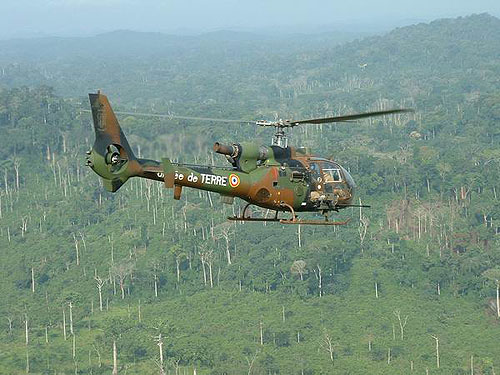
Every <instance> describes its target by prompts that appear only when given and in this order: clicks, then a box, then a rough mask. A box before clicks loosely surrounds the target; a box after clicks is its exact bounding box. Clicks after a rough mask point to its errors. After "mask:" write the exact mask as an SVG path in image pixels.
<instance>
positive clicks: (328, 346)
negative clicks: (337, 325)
mask: <svg viewBox="0 0 500 375" xmlns="http://www.w3.org/2000/svg"><path fill="white" fill-rule="evenodd" d="M320 348H321V349H323V350H324V351H326V352H327V354H328V358H329V359H330V362H331V363H332V366H333V364H334V360H335V356H334V353H335V343H334V342H333V339H332V337H331V335H330V334H329V333H328V332H327V331H326V329H325V331H324V332H323V337H322V339H321V343H320Z"/></svg>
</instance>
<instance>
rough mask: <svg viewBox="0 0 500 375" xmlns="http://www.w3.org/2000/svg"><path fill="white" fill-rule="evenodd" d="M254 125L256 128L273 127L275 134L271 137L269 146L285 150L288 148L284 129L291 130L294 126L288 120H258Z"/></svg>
mask: <svg viewBox="0 0 500 375" xmlns="http://www.w3.org/2000/svg"><path fill="white" fill-rule="evenodd" d="M255 124H256V125H258V126H267V127H270V126H272V127H274V128H275V132H274V135H273V138H272V140H271V145H272V146H279V147H282V148H286V147H287V146H288V137H287V136H286V134H285V129H286V128H292V127H294V126H295V125H298V124H295V123H291V122H290V121H288V120H281V119H280V120H278V121H266V120H260V121H256V122H255Z"/></svg>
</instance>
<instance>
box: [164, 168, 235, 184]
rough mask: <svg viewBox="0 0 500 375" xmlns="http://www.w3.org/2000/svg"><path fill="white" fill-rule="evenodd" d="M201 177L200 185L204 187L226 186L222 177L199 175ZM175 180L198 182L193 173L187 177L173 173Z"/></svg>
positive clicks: (225, 181)
mask: <svg viewBox="0 0 500 375" xmlns="http://www.w3.org/2000/svg"><path fill="white" fill-rule="evenodd" d="M200 176H201V183H202V184H205V185H218V186H227V177H224V176H217V175H214V174H205V173H200ZM174 177H175V179H176V180H179V181H182V180H184V179H187V180H188V181H189V182H194V183H196V182H198V180H199V178H198V176H196V175H195V174H194V173H191V174H189V175H188V176H185V175H184V174H182V173H179V172H177V171H176V172H175V176H174Z"/></svg>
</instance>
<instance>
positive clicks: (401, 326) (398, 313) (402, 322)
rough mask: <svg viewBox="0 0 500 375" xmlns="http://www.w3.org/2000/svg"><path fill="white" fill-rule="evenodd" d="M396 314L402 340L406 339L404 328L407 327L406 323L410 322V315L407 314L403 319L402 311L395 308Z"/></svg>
mask: <svg viewBox="0 0 500 375" xmlns="http://www.w3.org/2000/svg"><path fill="white" fill-rule="evenodd" d="M393 313H394V316H396V318H398V323H399V331H400V335H401V341H402V340H403V339H404V329H405V327H406V323H407V322H408V315H406V316H405V317H404V318H403V319H401V311H399V310H394V312H393Z"/></svg>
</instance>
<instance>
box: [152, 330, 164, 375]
mask: <svg viewBox="0 0 500 375" xmlns="http://www.w3.org/2000/svg"><path fill="white" fill-rule="evenodd" d="M153 339H154V340H155V342H156V345H158V349H159V351H160V362H159V363H158V367H159V368H160V374H161V375H164V374H165V367H164V365H163V337H162V336H161V333H159V334H158V336H153Z"/></svg>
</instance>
